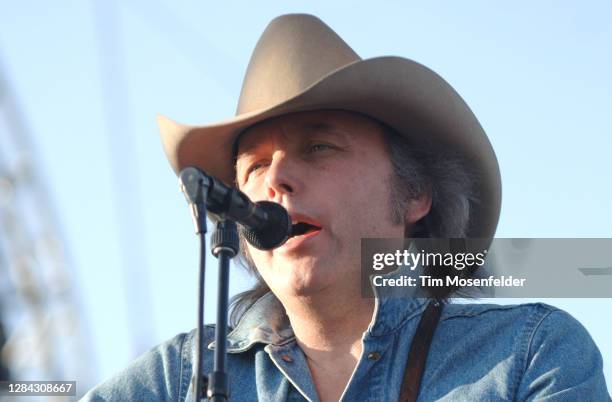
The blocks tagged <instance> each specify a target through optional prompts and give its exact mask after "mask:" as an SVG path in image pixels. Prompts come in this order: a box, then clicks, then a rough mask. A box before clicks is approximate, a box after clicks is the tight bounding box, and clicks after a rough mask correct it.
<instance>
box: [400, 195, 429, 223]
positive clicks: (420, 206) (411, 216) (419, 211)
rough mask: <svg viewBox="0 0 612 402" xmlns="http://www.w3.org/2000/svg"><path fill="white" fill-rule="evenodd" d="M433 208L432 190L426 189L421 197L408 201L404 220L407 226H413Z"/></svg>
mask: <svg viewBox="0 0 612 402" xmlns="http://www.w3.org/2000/svg"><path fill="white" fill-rule="evenodd" d="M430 210H431V191H425V192H423V194H422V195H421V196H420V197H419V198H415V199H413V200H410V201H408V204H407V206H406V215H405V216H404V222H405V224H406V227H412V226H413V225H414V224H415V223H416V222H418V221H419V220H421V218H423V217H424V216H425V215H427V214H428V213H429V211H430Z"/></svg>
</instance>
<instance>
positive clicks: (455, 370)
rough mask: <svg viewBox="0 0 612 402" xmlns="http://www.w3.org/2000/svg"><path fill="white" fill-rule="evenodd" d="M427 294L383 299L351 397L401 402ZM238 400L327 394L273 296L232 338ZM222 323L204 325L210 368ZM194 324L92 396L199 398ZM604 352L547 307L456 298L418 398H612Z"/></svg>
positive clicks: (231, 367)
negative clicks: (319, 386)
mask: <svg viewBox="0 0 612 402" xmlns="http://www.w3.org/2000/svg"><path fill="white" fill-rule="evenodd" d="M425 307H426V301H425V300H423V299H406V298H381V297H377V298H376V301H375V309H374V315H373V319H372V322H371V323H370V325H369V327H368V329H367V330H366V331H365V332H364V333H363V336H362V340H363V352H362V354H361V357H360V359H359V361H358V363H357V365H356V367H355V369H354V371H353V374H352V376H351V378H350V380H349V382H348V384H347V386H346V388H345V389H344V392H343V394H342V397H341V400H342V401H396V400H398V398H399V393H400V387H401V382H402V379H403V375H404V368H405V366H406V359H407V357H408V351H409V348H410V343H411V341H412V338H413V336H414V333H415V330H416V327H417V324H418V321H419V318H420V316H421V314H422V312H423V311H424V309H425ZM228 338H229V339H228V365H227V367H228V372H229V373H230V400H232V401H255V400H260V401H266V402H272V401H305V400H306V401H318V396H317V392H316V388H315V385H314V382H313V380H312V376H311V373H310V370H309V367H308V364H307V362H306V358H305V355H304V353H303V352H302V350H301V349H300V347H299V346H298V344H297V343H296V340H295V336H294V334H293V331H292V329H291V326H290V324H289V322H288V320H287V318H286V316H285V314H284V310H283V309H282V306H281V304H280V302H279V301H278V299H277V298H276V297H275V296H274V295H273V294H272V293H268V294H266V295H265V296H263V297H262V298H260V299H259V300H258V301H257V302H256V303H255V304H254V305H253V306H252V307H251V308H250V309H249V310H248V311H247V312H246V313H245V315H244V316H243V318H242V320H241V321H240V322H239V324H238V325H237V326H236V328H234V329H233V330H232V331H231V332H230V334H229V336H228ZM213 339H214V326H212V325H208V326H206V328H205V341H206V344H207V345H208V348H207V349H206V350H205V352H204V359H203V367H204V370H203V372H204V373H208V372H211V371H212V359H213V349H214V342H212V340H213ZM195 343H196V342H195V330H194V331H191V332H190V333H187V334H180V335H177V336H176V337H174V338H173V339H170V340H169V341H167V342H165V343H163V344H161V345H159V346H157V347H155V348H153V349H152V350H151V351H149V352H148V353H146V354H145V355H143V356H141V357H140V358H138V359H137V360H136V361H134V362H133V363H132V364H131V365H130V366H129V367H128V368H127V369H125V370H124V371H123V372H121V373H119V374H117V375H116V376H115V377H114V378H111V379H110V380H108V381H106V382H104V383H102V384H101V385H99V386H97V387H96V388H94V389H93V390H91V391H90V392H89V393H88V394H86V395H85V397H84V398H83V400H85V401H185V400H187V401H192V400H193V394H192V392H193V389H192V381H191V377H192V373H193V370H192V368H193V362H194V353H195ZM602 365H603V364H602V357H601V354H600V352H599V350H598V349H597V346H596V345H595V344H594V343H593V340H592V339H591V337H590V335H589V334H588V332H587V331H586V330H585V328H584V327H583V326H582V325H581V324H580V323H578V321H576V320H575V319H574V318H573V317H571V316H570V315H569V314H567V313H566V312H564V311H562V310H559V309H557V308H555V307H552V306H549V305H546V304H542V303H533V304H522V305H514V306H500V305H494V304H447V305H446V306H445V307H444V310H443V312H442V316H441V318H440V322H439V325H438V328H437V330H436V332H435V334H434V337H433V340H432V343H431V348H430V352H429V355H428V357H427V362H426V366H425V372H424V374H423V379H422V383H421V388H420V391H419V397H418V400H419V401H602V402H603V401H610V396H609V394H608V392H607V389H606V383H605V379H604V376H603V367H602Z"/></svg>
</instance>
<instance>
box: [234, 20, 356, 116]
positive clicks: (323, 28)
mask: <svg viewBox="0 0 612 402" xmlns="http://www.w3.org/2000/svg"><path fill="white" fill-rule="evenodd" d="M358 60H361V58H360V57H359V55H357V53H355V52H354V51H353V49H351V48H350V46H349V45H347V44H346V42H344V41H343V40H342V38H340V37H339V36H338V35H337V34H336V33H335V32H334V31H333V30H332V29H331V28H330V27H329V26H327V25H326V24H325V23H324V22H323V21H321V20H320V19H319V18H317V17H315V16H312V15H307V14H288V15H282V16H280V17H277V18H275V19H274V20H272V21H271V22H270V24H268V26H267V27H266V29H265V31H264V32H263V34H262V35H261V37H260V38H259V41H258V42H257V45H256V46H255V50H253V55H252V56H251V60H250V61H249V65H248V67H247V70H246V74H245V77H244V81H243V84H242V91H241V92H240V99H239V100H238V108H237V110H236V114H237V115H240V114H243V113H248V112H252V111H255V110H262V109H266V108H268V107H270V106H272V105H276V104H279V103H281V102H283V101H286V100H288V99H291V98H293V97H294V96H296V95H297V94H299V93H301V92H303V91H304V90H305V89H306V88H308V87H310V86H311V85H312V84H314V83H315V82H317V81H318V80H320V79H321V78H323V77H324V76H325V75H327V74H329V73H331V72H332V71H334V70H336V69H338V68H340V67H343V66H345V65H347V64H350V63H353V62H355V61H358Z"/></svg>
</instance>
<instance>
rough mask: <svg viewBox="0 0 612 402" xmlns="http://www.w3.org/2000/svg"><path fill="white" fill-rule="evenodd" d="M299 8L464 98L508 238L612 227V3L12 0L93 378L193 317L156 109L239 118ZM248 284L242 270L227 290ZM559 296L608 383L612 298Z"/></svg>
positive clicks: (23, 73)
mask: <svg viewBox="0 0 612 402" xmlns="http://www.w3.org/2000/svg"><path fill="white" fill-rule="evenodd" d="M288 12H308V13H313V14H315V15H317V16H319V17H320V18H322V19H323V20H324V21H325V22H326V23H328V24H329V25H330V26H331V27H332V28H333V29H334V30H336V32H338V33H339V34H340V35H341V36H342V37H343V38H344V39H345V40H346V41H347V42H348V43H349V44H350V45H351V46H352V47H353V49H354V50H355V51H357V52H358V53H359V54H360V55H361V56H362V57H363V58H368V57H374V56H380V55H400V56H404V57H407V58H411V59H414V60H416V61H419V62H421V63H423V64H425V65H427V66H428V67H430V68H432V69H433V70H434V71H436V72H437V73H439V74H440V75H442V76H443V77H444V78H445V79H446V80H447V81H448V82H449V83H450V84H451V85H452V86H453V87H454V88H455V89H456V90H457V91H458V92H459V93H460V94H461V95H462V96H463V97H464V99H465V100H466V101H467V103H468V104H469V105H470V107H471V108H472V110H473V111H474V112H475V114H476V116H478V118H479V120H480V122H481V124H482V125H483V127H484V129H485V131H487V133H488V135H489V137H490V139H491V142H492V144H493V147H494V148H495V150H496V153H497V156H498V159H499V163H500V168H501V172H502V181H503V206H502V214H501V219H500V223H499V228H498V231H497V236H498V237H612V212H611V206H612V205H611V204H612V202H611V199H612V190H611V186H610V185H609V183H610V181H611V180H610V176H611V175H610V170H611V169H610V162H609V161H610V157H609V155H610V150H611V149H612V135H611V134H612V122H611V121H610V119H609V115H610V107H611V105H612V75H611V74H610V71H612V47H611V46H610V43H612V25H611V24H610V19H611V17H612V4H611V3H610V2H608V1H585V2H580V3H578V2H570V1H554V2H553V1H540V2H528V1H515V2H510V3H509V2H504V3H502V2H485V1H470V2H450V1H447V2H428V3H427V4H423V3H417V2H399V1H383V2H378V3H377V4H376V5H374V4H373V3H372V2H352V1H351V2H348V1H334V2H329V1H308V2H298V1H295V2H269V1H267V2H259V3H258V6H257V7H253V6H249V5H247V3H244V5H236V4H232V3H222V2H214V3H209V4H205V3H204V2H196V1H186V0H185V1H175V2H172V3H171V2H169V1H160V0H153V1H147V2H145V1H134V0H132V1H125V2H121V3H120V2H118V1H116V0H108V1H105V2H102V1H99V2H83V1H76V0H75V1H67V0H61V1H57V2H53V3H52V4H51V3H48V4H46V3H40V2H34V1H31V0H30V1H22V2H11V4H9V5H5V7H4V8H3V12H2V13H1V14H0V63H1V65H2V67H3V70H4V73H5V75H6V76H7V77H8V78H9V79H10V84H11V86H12V89H13V91H14V93H15V94H16V97H17V100H18V101H19V104H20V107H21V111H22V113H23V115H24V116H25V117H26V119H27V124H28V129H29V131H30V132H31V134H32V136H33V141H34V144H35V146H36V152H37V153H36V155H37V157H38V165H39V167H40V168H41V171H42V174H43V176H44V177H45V179H46V180H47V183H48V187H49V189H50V191H51V194H52V197H53V199H52V200H49V201H45V202H48V203H50V205H52V206H53V208H55V210H56V212H57V214H58V215H59V217H60V219H61V228H58V229H59V230H61V232H62V233H63V234H64V237H65V239H66V241H67V245H68V248H69V252H70V255H71V258H72V261H73V265H74V272H73V279H74V284H75V286H78V291H79V294H80V295H81V300H82V311H83V312H84V316H83V318H84V319H85V320H86V322H87V323H88V325H89V328H90V334H91V338H90V340H89V344H90V346H91V348H92V349H93V350H94V351H95V363H94V364H93V366H94V367H95V369H96V370H95V374H93V376H94V378H95V379H98V380H100V379H103V378H106V377H108V376H109V375H111V374H112V373H114V372H116V371H117V370H119V369H121V368H122V367H124V366H125V365H126V364H127V363H128V362H129V361H130V360H132V359H133V357H134V355H135V354H136V353H138V352H142V351H144V350H146V349H148V348H149V347H151V346H153V345H155V344H157V343H159V342H161V341H163V340H165V339H168V338H170V337H172V336H174V335H175V334H177V333H179V332H184V331H187V330H190V329H191V328H192V327H193V326H194V324H195V318H196V312H195V304H196V303H195V300H196V278H197V258H198V248H197V246H198V242H197V238H196V237H195V235H194V234H193V230H192V224H191V219H190V217H189V214H188V210H187V207H186V205H185V201H184V198H183V196H182V195H181V194H180V192H179V190H178V184H177V180H176V177H175V175H174V173H173V172H172V171H171V169H170V167H169V165H168V163H167V161H166V158H165V155H164V153H163V150H162V148H161V143H160V141H159V135H158V131H157V127H156V124H155V116H156V114H157V113H163V114H165V115H168V116H170V117H172V118H174V119H176V120H178V121H181V122H185V123H192V124H205V123H210V122H216V121H219V120H223V119H226V118H228V117H231V116H233V114H234V110H235V107H236V101H237V97H238V94H239V91H240V85H241V81H242V76H243V74H244V70H245V68H246V65H247V63H248V59H249V56H250V53H251V50H252V49H253V47H254V45H255V43H256V41H257V39H258V37H259V35H260V33H261V32H262V31H263V29H264V28H265V26H266V25H267V23H268V22H269V20H271V19H272V18H273V17H275V16H277V15H280V14H283V13H288ZM208 266H209V268H210V269H209V272H208V274H209V278H210V279H209V280H208V283H209V286H210V290H209V291H207V298H208V300H209V304H208V305H207V308H208V310H207V311H208V314H207V316H208V317H211V316H212V315H211V314H212V312H213V311H214V305H215V303H214V300H213V296H214V290H213V288H212V284H214V283H215V278H216V260H214V259H213V258H210V259H209V264H208ZM248 284H249V279H248V278H246V277H245V275H244V274H243V273H242V272H241V271H240V270H239V269H235V270H233V271H232V287H231V289H232V293H234V292H237V291H239V290H241V289H244V288H245V287H247V286H248ZM549 302H550V303H551V304H555V305H557V306H559V307H562V308H564V309H566V310H568V311H569V312H571V313H572V314H574V315H575V316H576V317H577V318H578V319H579V320H580V321H581V322H582V323H583V325H585V326H586V327H587V329H589V331H590V332H591V334H592V336H593V337H594V339H595V341H596V342H597V344H598V345H599V347H600V349H601V351H602V354H603V356H604V365H605V372H606V375H607V381H608V385H609V387H610V382H612V341H611V339H612V337H611V336H610V333H611V328H610V323H609V320H607V319H603V318H604V317H610V316H611V313H610V312H611V311H612V299H599V300H595V299H591V300H589V299H581V300H576V299H574V300H570V299H564V300H554V301H552V300H551V301H549ZM208 321H211V320H210V319H208ZM135 337H136V338H137V340H136V341H134V338H135Z"/></svg>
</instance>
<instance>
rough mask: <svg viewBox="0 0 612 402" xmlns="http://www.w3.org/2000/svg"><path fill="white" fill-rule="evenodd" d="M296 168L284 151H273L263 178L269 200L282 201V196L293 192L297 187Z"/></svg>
mask: <svg viewBox="0 0 612 402" xmlns="http://www.w3.org/2000/svg"><path fill="white" fill-rule="evenodd" d="M296 168H297V167H296V166H295V163H294V162H293V161H292V160H291V158H290V157H289V156H288V155H287V153H286V152H285V151H280V150H278V151H276V152H274V154H273V156H272V161H271V162H270V166H269V167H268V169H267V171H266V176H265V180H264V184H265V187H266V193H267V196H268V199H269V200H271V201H275V202H278V203H282V198H283V196H285V197H286V196H291V195H294V194H295V191H296V190H297V189H298V188H299V179H298V176H297V173H298V172H297V171H296Z"/></svg>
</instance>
